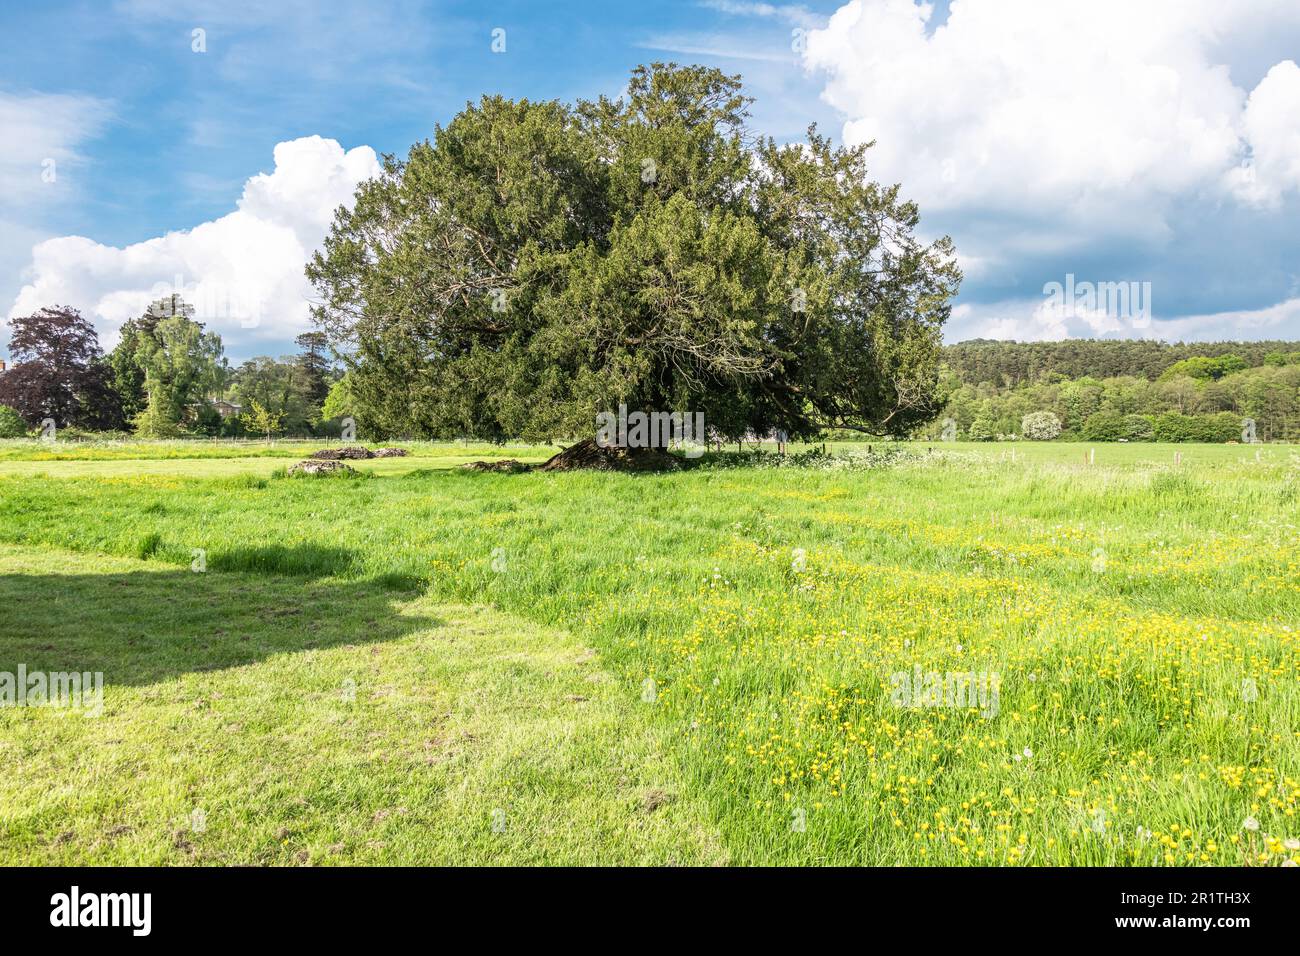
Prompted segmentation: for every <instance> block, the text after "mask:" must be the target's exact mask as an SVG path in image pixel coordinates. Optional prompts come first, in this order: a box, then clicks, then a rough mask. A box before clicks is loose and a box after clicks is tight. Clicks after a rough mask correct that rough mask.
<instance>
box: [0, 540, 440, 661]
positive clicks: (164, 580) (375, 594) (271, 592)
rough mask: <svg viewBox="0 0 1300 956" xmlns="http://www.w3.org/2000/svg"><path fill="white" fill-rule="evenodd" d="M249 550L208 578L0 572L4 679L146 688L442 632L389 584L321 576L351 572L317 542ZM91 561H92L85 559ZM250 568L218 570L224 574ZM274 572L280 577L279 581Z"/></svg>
mask: <svg viewBox="0 0 1300 956" xmlns="http://www.w3.org/2000/svg"><path fill="white" fill-rule="evenodd" d="M306 547H307V548H308V549H309V551H310V553H306V552H304V551H303V550H302V549H295V548H292V547H284V546H276V547H275V548H273V549H264V550H263V551H262V553H258V552H257V551H256V549H245V550H243V551H241V552H239V553H238V554H232V556H231V557H230V558H229V559H224V558H223V559H214V560H212V561H211V562H209V564H208V569H207V571H205V572H201V573H196V572H195V571H193V570H189V569H180V568H176V567H174V566H173V567H167V568H158V569H157V570H155V569H154V568H157V566H156V565H154V566H153V567H152V568H151V567H150V566H148V565H142V566H141V567H140V568H139V569H138V570H135V569H132V570H126V571H106V572H102V573H85V574H63V573H39V572H32V573H28V572H23V573H0V608H3V613H0V671H10V672H12V671H15V670H16V668H17V666H18V664H25V665H26V667H27V670H28V671H29V672H31V671H37V670H40V671H51V672H53V671H91V672H95V671H102V672H103V674H104V682H105V684H117V685H140V684H151V683H155V682H158V681H162V680H166V679H168V678H171V677H175V676H178V675H180V674H184V673H189V672H194V671H211V670H220V669H223V668H228V667H240V666H243V665H246V664H252V663H255V662H257V661H260V660H263V659H265V658H267V657H270V656H272V655H275V654H284V653H291V652H295V651H303V650H310V649H317V648H320V649H324V648H330V647H338V646H342V645H346V644H374V643H377V642H382V641H390V640H396V639H397V638H400V637H403V636H405V635H406V634H409V633H411V632H413V631H417V630H424V629H427V628H430V627H436V626H439V625H440V624H441V623H442V622H441V621H439V620H436V619H434V618H429V617H423V616H419V615H413V614H402V613H401V612H400V609H399V608H398V607H397V606H396V605H397V602H399V601H401V600H404V599H411V598H414V597H416V596H418V592H409V591H408V592H405V593H402V592H399V591H397V590H396V589H395V588H396V585H397V584H399V583H401V582H394V581H392V580H387V579H385V580H379V581H347V580H337V579H335V580H328V581H327V580H321V579H320V576H321V575H326V574H330V573H333V572H335V571H339V570H344V569H346V568H349V567H351V566H352V556H351V554H350V553H349V552H347V551H345V550H343V549H327V548H321V547H320V546H318V545H310V546H306ZM91 560H93V559H88V560H87V563H89V562H90V561H91ZM223 567H226V568H240V569H248V570H221V568H223ZM277 572H278V573H277Z"/></svg>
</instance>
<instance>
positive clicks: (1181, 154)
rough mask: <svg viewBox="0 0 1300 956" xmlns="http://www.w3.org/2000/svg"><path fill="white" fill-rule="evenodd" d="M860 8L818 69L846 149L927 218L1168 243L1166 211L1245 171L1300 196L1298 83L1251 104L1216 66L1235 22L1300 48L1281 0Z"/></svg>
mask: <svg viewBox="0 0 1300 956" xmlns="http://www.w3.org/2000/svg"><path fill="white" fill-rule="evenodd" d="M933 15H934V10H933V7H932V6H931V5H929V4H918V3H913V2H912V0H853V2H851V3H848V4H847V5H845V6H844V7H841V8H840V9H839V10H838V11H837V12H836V13H835V14H834V15H833V16H832V17H831V19H830V22H829V24H828V25H827V26H826V28H825V29H823V30H815V31H813V32H812V33H811V34H810V35H809V38H808V47H807V52H806V64H807V65H808V66H809V67H811V68H813V69H815V70H821V71H824V72H825V74H826V75H827V85H826V89H825V92H824V97H825V99H826V100H827V101H828V102H829V103H831V104H832V105H833V106H835V107H836V108H838V109H839V110H840V111H841V112H843V113H844V114H845V115H846V116H847V117H848V119H847V121H846V122H845V126H844V138H845V140H846V141H847V142H850V143H861V142H866V141H869V140H873V139H874V140H876V141H877V143H878V145H877V147H876V149H875V150H873V153H872V160H873V162H874V165H875V167H876V171H877V175H878V177H879V178H881V179H883V180H886V181H901V182H904V183H905V184H906V186H907V189H908V192H909V194H910V195H913V196H914V197H915V198H917V199H919V200H920V201H921V202H922V204H923V205H922V209H923V210H924V209H927V208H929V209H945V208H954V207H970V206H988V207H996V208H997V209H999V210H1002V211H1004V212H1005V211H1007V210H1020V211H1027V212H1030V213H1032V214H1034V215H1036V216H1044V215H1045V214H1051V215H1053V216H1056V217H1058V218H1059V219H1060V221H1061V222H1062V223H1063V224H1070V225H1074V224H1076V223H1078V222H1081V221H1083V222H1086V221H1094V222H1095V221H1096V219H1097V218H1098V215H1099V214H1103V213H1104V214H1106V215H1108V216H1109V217H1112V221H1113V217H1119V218H1121V219H1122V220H1123V221H1124V222H1125V224H1126V228H1131V227H1132V226H1133V225H1134V224H1140V223H1141V221H1142V220H1143V219H1146V220H1148V228H1149V229H1151V230H1152V231H1153V232H1158V227H1159V225H1160V217H1161V212H1162V209H1163V202H1164V200H1166V199H1168V198H1170V197H1175V196H1181V195H1185V194H1186V193H1188V192H1189V191H1193V190H1197V189H1200V188H1205V187H1212V186H1214V185H1215V184H1216V183H1217V182H1219V181H1220V180H1221V179H1222V178H1223V177H1224V176H1225V175H1228V174H1229V173H1230V172H1231V171H1232V170H1234V169H1236V168H1237V167H1239V166H1241V164H1243V163H1249V162H1250V160H1251V154H1252V152H1253V154H1254V176H1253V179H1254V183H1255V190H1256V191H1257V192H1262V193H1265V194H1277V193H1279V192H1281V191H1284V190H1288V189H1297V188H1300V175H1297V167H1296V163H1297V162H1300V160H1296V159H1295V156H1296V153H1295V148H1294V147H1295V142H1296V140H1295V137H1296V135H1297V134H1296V132H1295V131H1296V118H1297V117H1296V111H1295V110H1296V105H1297V103H1298V102H1300V76H1298V75H1297V74H1300V71H1298V70H1297V68H1296V66H1295V64H1294V63H1292V62H1290V61H1286V62H1283V63H1280V64H1278V65H1277V66H1275V67H1274V69H1273V70H1272V71H1271V72H1270V73H1269V74H1268V76H1267V77H1266V78H1265V79H1264V80H1262V81H1261V82H1260V83H1259V84H1258V86H1257V87H1256V88H1255V90H1254V92H1253V93H1248V91H1247V90H1245V89H1242V88H1241V87H1240V86H1238V85H1237V84H1236V83H1235V82H1234V80H1233V77H1232V75H1231V71H1230V69H1229V66H1228V65H1227V64H1225V63H1222V62H1220V61H1219V59H1218V57H1217V56H1216V53H1217V51H1218V49H1219V45H1220V43H1221V42H1222V41H1223V39H1224V38H1225V36H1227V35H1229V34H1231V33H1232V32H1233V30H1234V29H1235V28H1237V27H1238V25H1240V24H1245V23H1250V24H1251V28H1252V30H1254V29H1258V28H1259V27H1260V25H1261V24H1264V25H1267V24H1268V23H1269V22H1270V21H1272V22H1273V23H1274V25H1275V28H1276V30H1278V31H1285V32H1289V33H1291V34H1294V35H1296V36H1297V38H1300V5H1298V4H1295V3H1293V2H1291V3H1281V2H1276V0H1243V2H1241V3H1236V4H1223V3H1220V2H1218V0H1144V2H1141V3H1134V2H1131V0H1053V2H1051V3H1043V2H1041V0H953V3H952V6H951V9H950V12H949V16H948V19H947V21H946V22H945V23H943V24H940V25H938V26H934V25H933V24H931V23H930V20H931V17H932V16H933Z"/></svg>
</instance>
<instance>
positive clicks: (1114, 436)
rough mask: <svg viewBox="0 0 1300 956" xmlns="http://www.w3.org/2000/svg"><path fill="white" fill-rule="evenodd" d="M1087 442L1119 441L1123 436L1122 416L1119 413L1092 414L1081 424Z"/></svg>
mask: <svg viewBox="0 0 1300 956" xmlns="http://www.w3.org/2000/svg"><path fill="white" fill-rule="evenodd" d="M1082 434H1083V437H1084V438H1085V439H1087V440H1088V441H1119V440H1120V439H1121V438H1123V437H1125V435H1124V416H1123V415H1121V414H1120V413H1119V412H1094V413H1093V414H1091V415H1089V416H1088V419H1087V421H1085V422H1084V423H1083V429H1082Z"/></svg>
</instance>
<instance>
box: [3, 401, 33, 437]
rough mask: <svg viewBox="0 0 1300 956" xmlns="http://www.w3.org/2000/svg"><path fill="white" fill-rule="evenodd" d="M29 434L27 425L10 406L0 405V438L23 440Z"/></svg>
mask: <svg viewBox="0 0 1300 956" xmlns="http://www.w3.org/2000/svg"><path fill="white" fill-rule="evenodd" d="M26 434H27V423H26V422H24V421H23V417H22V416H21V415H19V414H18V413H17V412H16V411H14V410H13V409H12V408H10V407H9V406H8V405H0V438H22V437H23V436H24V435H26Z"/></svg>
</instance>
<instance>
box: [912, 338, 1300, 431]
mask: <svg viewBox="0 0 1300 956" xmlns="http://www.w3.org/2000/svg"><path fill="white" fill-rule="evenodd" d="M944 361H945V370H944V373H943V374H944V390H945V392H947V394H948V402H947V406H946V408H945V410H944V412H943V414H941V415H940V416H939V418H938V419H937V420H936V421H934V422H933V423H931V424H930V425H927V426H926V427H925V428H924V429H922V431H921V437H925V438H938V437H940V436H942V434H943V433H944V429H945V426H946V428H947V430H948V435H949V437H954V436H953V431H954V427H955V432H956V434H955V437H957V438H960V439H964V440H974V441H996V440H1010V439H1018V438H1025V437H1029V438H1053V437H1059V438H1061V439H1064V440H1071V439H1074V440H1080V441H1214V442H1224V441H1242V440H1243V439H1244V440H1250V437H1251V426H1252V423H1253V431H1254V437H1255V439H1256V440H1259V441H1300V342H1206V343H1194V344H1184V343H1178V344H1170V343H1165V342H1154V341H1145V340H1138V341H1113V340H1107V341H1097V340H1088V339H1071V340H1066V341H1062V342H1001V341H992V340H988V339H976V340H973V341H969V342H961V343H959V344H957V345H950V346H946V347H945V348H944ZM1028 416H1033V417H1032V418H1028V420H1027V417H1028ZM1053 420H1055V423H1053ZM1058 429H1059V432H1058V431H1057V430H1058Z"/></svg>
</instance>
